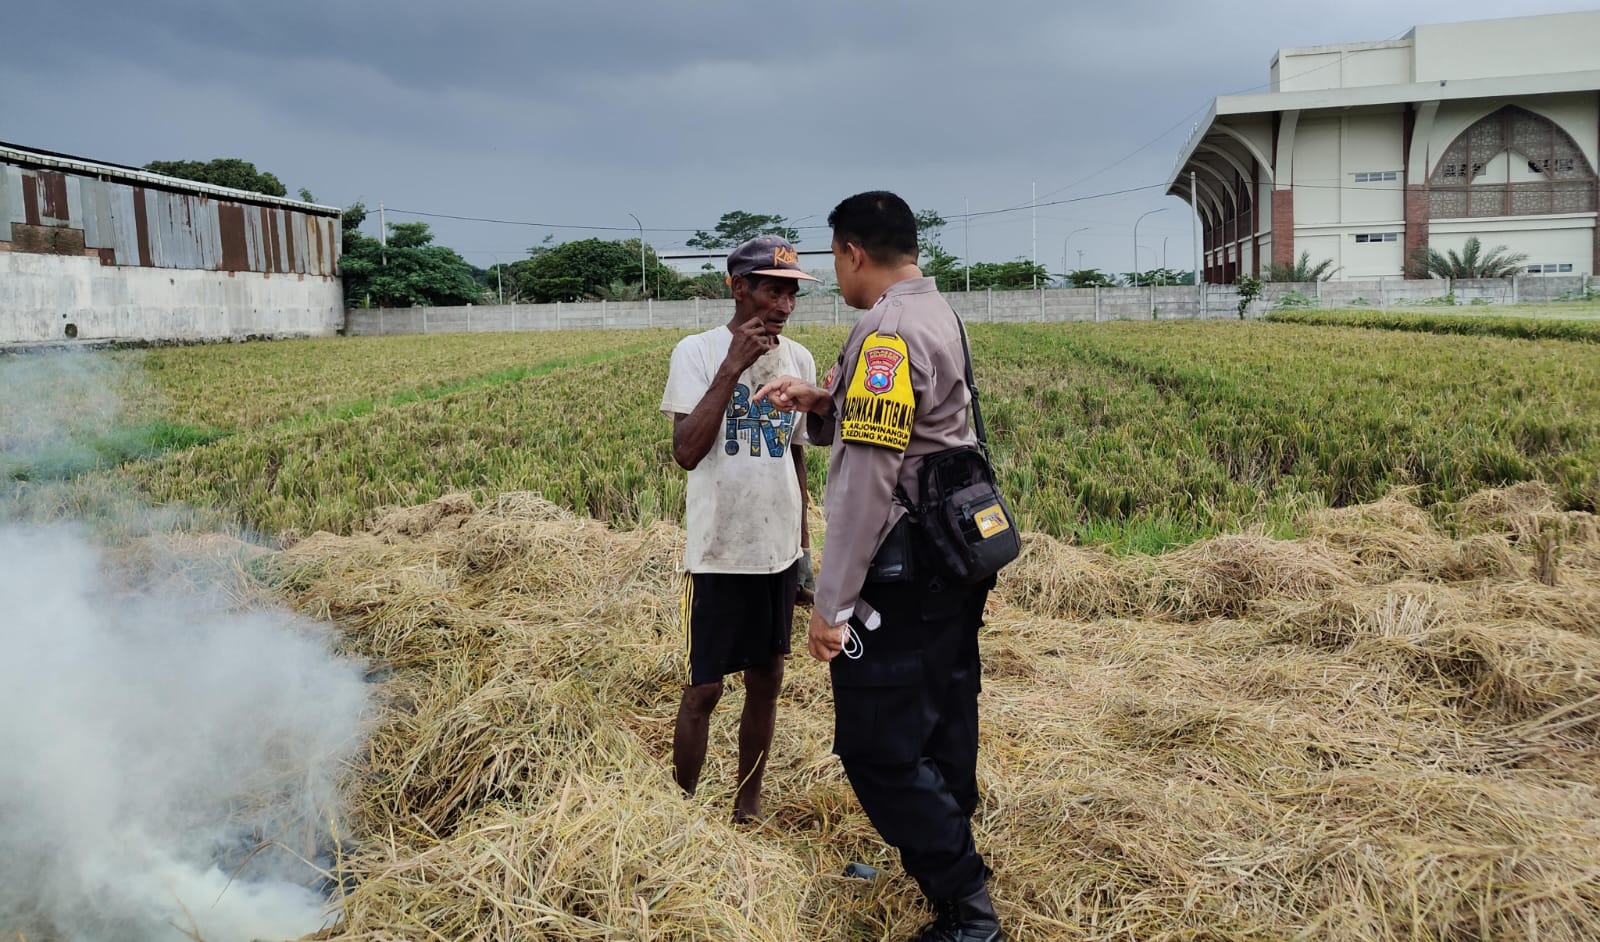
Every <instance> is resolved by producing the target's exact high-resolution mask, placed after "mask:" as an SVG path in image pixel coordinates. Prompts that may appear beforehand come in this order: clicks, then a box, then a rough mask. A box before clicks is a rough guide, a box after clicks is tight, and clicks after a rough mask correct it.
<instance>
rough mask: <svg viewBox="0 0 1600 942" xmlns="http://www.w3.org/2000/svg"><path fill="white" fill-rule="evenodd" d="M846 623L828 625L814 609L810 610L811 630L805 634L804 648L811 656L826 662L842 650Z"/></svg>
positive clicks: (846, 628)
mask: <svg viewBox="0 0 1600 942" xmlns="http://www.w3.org/2000/svg"><path fill="white" fill-rule="evenodd" d="M849 630H850V628H849V626H848V625H845V624H839V625H830V624H828V622H827V621H826V620H825V619H824V618H823V617H822V615H821V613H819V612H817V611H816V610H815V609H813V610H812V612H811V630H810V632H808V633H807V635H806V650H808V651H810V652H811V656H812V657H814V658H816V659H817V660H819V661H821V662H823V663H824V664H826V663H827V662H829V661H831V660H833V659H834V658H836V657H838V656H839V652H840V651H843V650H844V633H845V632H846V631H849Z"/></svg>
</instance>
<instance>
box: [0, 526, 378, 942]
mask: <svg viewBox="0 0 1600 942" xmlns="http://www.w3.org/2000/svg"><path fill="white" fill-rule="evenodd" d="M102 568H103V567H102V560H101V559H100V557H99V554H98V552H97V551H96V550H95V549H94V548H93V547H92V546H91V544H90V543H89V542H88V541H87V540H86V539H85V538H84V536H83V535H82V534H81V533H78V532H75V531H74V530H72V529H70V528H66V527H59V526H57V527H50V528H43V529H41V528H15V527H8V528H0V612H3V613H4V615H3V616H0V757H3V758H0V934H9V933H14V932H17V931H22V932H27V930H29V929H30V928H31V929H33V930H34V931H35V932H36V933H37V932H40V931H48V932H49V935H46V936H45V937H46V938H49V937H60V938H64V939H71V940H85V942H87V940H113V939H114V940H156V939H181V938H186V937H187V938H194V937H195V936H199V937H200V938H203V939H206V940H208V942H230V940H242V942H248V940H251V939H263V938H270V939H282V938H291V937H296V936H299V935H302V934H304V933H307V932H314V931H316V930H317V929H319V928H321V927H322V925H323V924H324V920H325V913H324V897H323V896H322V895H321V893H319V892H317V891H315V890H314V889H313V887H314V885H315V884H316V882H317V879H318V873H317V870H316V869H315V867H314V866H313V864H314V863H317V862H318V857H319V856H320V857H322V858H323V859H322V860H321V861H320V864H321V865H323V866H326V865H327V863H328V860H327V852H328V851H329V849H330V848H329V835H331V834H332V833H333V827H334V825H335V821H334V818H335V816H336V814H337V808H338V790H337V781H338V778H339V776H340V773H341V771H342V768H343V764H344V763H345V761H346V760H347V759H349V758H350V756H351V753H352V750H353V749H354V748H355V747H357V746H358V745H359V744H360V736H361V725H360V724H361V720H362V717H363V713H364V710H365V705H366V700H367V696H366V685H365V684H364V683H363V681H362V676H361V671H360V669H359V667H358V666H357V665H354V664H352V663H350V662H348V661H343V660H340V659H338V658H336V657H334V656H333V655H332V654H331V653H330V651H329V648H328V641H327V638H326V636H325V635H326V633H325V631H324V630H323V629H320V628H318V627H317V626H314V625H309V624H306V623H302V622H299V621H297V620H296V619H294V618H293V617H292V616H289V615H287V614H284V613H276V612H259V611H258V612H236V611H228V610H227V609H225V608H224V607H223V606H222V605H221V604H219V603H216V602H210V603H208V602H206V601H204V599H203V598H196V597H192V596H184V597H178V598H174V599H172V600H164V599H161V598H156V597H149V596H145V597H140V596H131V597H130V596H127V595H125V594H119V592H118V591H117V589H116V588H115V587H113V586H112V585H110V584H108V583H107V581H106V579H105V577H104V576H103V574H102ZM180 603H181V604H180ZM8 937H15V936H14V935H8Z"/></svg>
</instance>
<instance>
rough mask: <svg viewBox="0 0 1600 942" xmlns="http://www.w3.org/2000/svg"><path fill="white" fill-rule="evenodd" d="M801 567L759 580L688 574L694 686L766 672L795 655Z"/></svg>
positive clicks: (688, 667)
mask: <svg viewBox="0 0 1600 942" xmlns="http://www.w3.org/2000/svg"><path fill="white" fill-rule="evenodd" d="M800 565H801V562H796V563H795V565H793V566H790V567H789V568H788V569H785V570H783V571H782V572H774V573H766V574H758V575H749V574H745V573H722V572H689V573H684V576H683V628H684V631H683V638H684V652H683V654H684V667H685V671H686V673H687V675H688V679H687V682H688V683H689V684H690V685H691V686H692V685H695V684H711V683H716V682H717V681H719V680H721V679H722V678H723V677H725V676H726V675H728V674H733V673H736V672H738V671H742V670H745V669H746V668H751V667H765V666H767V665H768V664H770V663H772V659H773V657H775V656H777V655H781V654H788V653H789V635H790V633H791V631H792V630H793V627H794V594H795V590H796V589H797V588H798V587H799V583H800V569H799V567H800Z"/></svg>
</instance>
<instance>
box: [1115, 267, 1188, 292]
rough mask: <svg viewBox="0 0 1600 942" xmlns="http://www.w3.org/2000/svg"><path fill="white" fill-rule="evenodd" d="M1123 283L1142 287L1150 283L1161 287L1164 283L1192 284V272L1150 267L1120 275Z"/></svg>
mask: <svg viewBox="0 0 1600 942" xmlns="http://www.w3.org/2000/svg"><path fill="white" fill-rule="evenodd" d="M1122 283H1123V284H1125V285H1129V286H1133V287H1139V288H1144V287H1148V286H1150V285H1155V286H1156V287H1163V286H1166V285H1192V284H1194V272H1189V271H1176V270H1174V269H1171V268H1152V269H1150V270H1149V271H1130V272H1128V273H1127V274H1125V275H1123V276H1122Z"/></svg>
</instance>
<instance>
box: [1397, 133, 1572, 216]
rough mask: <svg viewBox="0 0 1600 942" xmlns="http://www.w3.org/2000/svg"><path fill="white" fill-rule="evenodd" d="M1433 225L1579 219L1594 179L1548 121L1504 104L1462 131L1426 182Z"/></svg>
mask: <svg viewBox="0 0 1600 942" xmlns="http://www.w3.org/2000/svg"><path fill="white" fill-rule="evenodd" d="M1428 185H1429V189H1430V191H1431V192H1430V194H1429V203H1430V209H1431V215H1432V216H1433V218H1435V219H1452V218H1461V217H1467V216H1538V215H1547V214H1550V213H1587V212H1593V211H1594V208H1595V174H1594V169H1593V168H1592V167H1590V166H1589V161H1587V160H1585V159H1584V156H1583V151H1581V150H1579V149H1578V145H1577V143H1576V142H1575V141H1573V139H1572V137H1571V136H1570V135H1568V134H1567V132H1566V131H1563V130H1561V128H1559V127H1557V126H1556V124H1555V122H1553V121H1551V120H1550V119H1549V118H1544V117H1540V116H1539V115H1536V114H1534V113H1533V112H1531V111H1527V110H1525V109H1523V108H1518V107H1517V106H1515V105H1507V106H1506V107H1504V108H1501V109H1500V110H1499V111H1496V112H1495V113H1494V114H1491V115H1489V116H1488V117H1486V118H1484V119H1483V120H1481V121H1479V122H1478V123H1477V124H1474V125H1473V126H1472V127H1470V128H1467V130H1466V131H1464V132H1463V133H1462V134H1461V136H1460V137H1458V138H1456V139H1455V141H1454V142H1453V143H1451V145H1450V146H1449V147H1448V148H1446V149H1445V152H1444V156H1443V157H1441V158H1440V160H1439V163H1438V164H1437V165H1436V166H1435V167H1434V169H1433V176H1432V177H1430V178H1429V180H1428Z"/></svg>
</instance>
